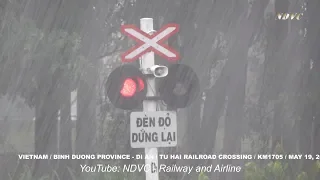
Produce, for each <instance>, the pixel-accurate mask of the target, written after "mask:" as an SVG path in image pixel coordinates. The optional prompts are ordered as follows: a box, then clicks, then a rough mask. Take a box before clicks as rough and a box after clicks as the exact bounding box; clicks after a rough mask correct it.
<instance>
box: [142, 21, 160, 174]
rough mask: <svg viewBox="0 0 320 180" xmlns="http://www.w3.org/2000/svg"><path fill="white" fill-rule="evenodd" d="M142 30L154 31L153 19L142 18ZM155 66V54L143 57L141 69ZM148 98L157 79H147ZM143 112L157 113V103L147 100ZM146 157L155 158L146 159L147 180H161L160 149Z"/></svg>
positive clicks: (148, 151)
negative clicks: (149, 168) (159, 168)
mask: <svg viewBox="0 0 320 180" xmlns="http://www.w3.org/2000/svg"><path fill="white" fill-rule="evenodd" d="M140 29H141V30H142V31H144V32H146V33H151V32H152V31H153V19H152V18H142V19H140ZM153 65H154V52H148V53H146V54H145V55H143V56H142V57H141V60H140V67H141V68H142V69H147V68H150V67H151V66H153ZM147 84H148V86H147V96H155V95H156V93H157V92H156V83H155V79H154V78H153V77H152V78H149V79H147ZM143 111H157V102H156V101H151V100H145V101H144V102H143ZM145 155H146V156H148V157H153V158H146V159H145V165H146V166H147V167H151V170H150V171H147V172H146V180H159V172H158V168H157V167H158V149H157V148H145Z"/></svg>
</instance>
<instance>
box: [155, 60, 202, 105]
mask: <svg viewBox="0 0 320 180" xmlns="http://www.w3.org/2000/svg"><path fill="white" fill-rule="evenodd" d="M158 89H159V94H160V97H161V99H162V100H163V101H164V103H166V104H167V106H169V107H170V108H173V109H177V108H185V107H187V106H188V105H190V104H191V103H192V101H193V100H194V99H195V98H196V97H197V96H199V95H200V84H199V79H198V77H197V74H196V73H195V72H194V71H193V70H192V68H191V67H189V66H187V65H184V64H173V65H171V66H169V68H168V74H167V76H166V77H164V78H162V79H161V81H160V84H159V88H158Z"/></svg>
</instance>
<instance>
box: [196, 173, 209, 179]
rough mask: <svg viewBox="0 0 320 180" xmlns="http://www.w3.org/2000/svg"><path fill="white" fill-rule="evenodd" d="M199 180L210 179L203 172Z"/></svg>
mask: <svg viewBox="0 0 320 180" xmlns="http://www.w3.org/2000/svg"><path fill="white" fill-rule="evenodd" d="M198 180H209V177H208V176H206V174H205V173H204V172H201V173H200V174H199V176H198Z"/></svg>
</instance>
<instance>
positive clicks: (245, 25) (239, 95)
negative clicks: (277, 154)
mask: <svg viewBox="0 0 320 180" xmlns="http://www.w3.org/2000/svg"><path fill="white" fill-rule="evenodd" d="M266 5H267V2H265V1H263V0H258V1H255V2H253V5H252V8H251V13H250V14H249V16H248V17H245V15H246V13H245V12H246V8H243V6H241V5H239V7H238V8H239V9H238V8H237V9H236V11H235V13H239V12H243V13H241V14H242V18H240V20H239V21H240V23H239V25H238V26H236V28H235V32H236V34H235V37H237V38H236V40H235V42H234V43H233V44H232V47H231V50H230V54H229V60H228V62H227V65H226V68H228V69H227V73H228V79H229V80H228V81H229V82H228V91H227V96H228V107H227V112H226V119H225V136H224V142H223V153H226V154H238V153H240V152H239V151H240V150H241V147H239V145H241V143H240V142H241V137H242V135H243V134H242V133H243V132H242V131H243V117H244V109H243V105H244V100H245V87H246V78H247V54H248V48H249V46H250V45H251V40H252V36H254V35H255V32H256V31H255V29H256V28H257V27H259V24H260V22H261V19H262V17H263V12H264V9H265V7H266ZM241 7H242V8H243V9H241ZM244 14H245V15H244ZM240 17H241V16H240ZM221 163H222V164H224V165H227V164H231V163H232V160H222V162H221ZM234 163H238V162H236V161H235V162H234ZM229 174H230V178H228V177H227V174H226V173H221V174H220V177H219V179H220V180H227V179H237V180H239V179H241V178H242V177H239V174H237V173H236V174H234V173H229Z"/></svg>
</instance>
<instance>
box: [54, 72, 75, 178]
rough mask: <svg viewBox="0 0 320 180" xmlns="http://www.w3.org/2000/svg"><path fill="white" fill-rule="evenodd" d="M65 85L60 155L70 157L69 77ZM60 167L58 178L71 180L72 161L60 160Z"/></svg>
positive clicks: (62, 94)
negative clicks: (69, 169)
mask: <svg viewBox="0 0 320 180" xmlns="http://www.w3.org/2000/svg"><path fill="white" fill-rule="evenodd" d="M63 78H64V79H63V84H62V91H61V96H62V98H61V99H62V102H61V104H60V121H59V127H60V134H59V154H61V155H69V156H71V154H72V146H71V145H72V141H71V131H72V124H71V91H70V81H69V79H68V78H69V77H68V76H65V77H63ZM58 163H59V167H58V171H57V173H58V176H59V178H60V179H63V180H70V179H71V176H70V173H69V171H68V168H70V166H71V160H69V159H63V160H59V161H58Z"/></svg>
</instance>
